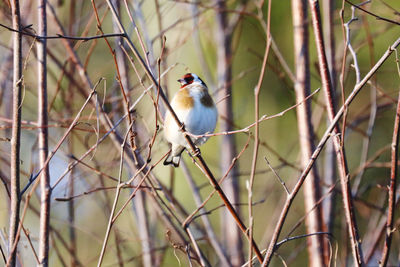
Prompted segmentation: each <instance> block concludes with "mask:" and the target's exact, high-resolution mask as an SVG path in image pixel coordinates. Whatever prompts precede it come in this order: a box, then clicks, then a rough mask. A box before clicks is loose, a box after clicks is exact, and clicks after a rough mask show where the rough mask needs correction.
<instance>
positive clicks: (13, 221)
mask: <svg viewBox="0 0 400 267" xmlns="http://www.w3.org/2000/svg"><path fill="white" fill-rule="evenodd" d="M11 13H12V23H13V27H14V28H16V29H20V28H21V18H20V9H19V0H13V1H11ZM13 50H14V51H13V61H14V66H13V125H12V138H11V170H10V172H11V186H10V191H11V201H10V228H9V248H10V249H9V250H10V256H11V259H10V261H9V265H10V266H12V267H14V266H15V265H16V255H17V249H15V250H11V248H12V247H13V246H14V245H15V246H17V244H18V238H17V237H16V236H17V232H18V231H17V230H18V223H19V220H20V216H19V212H20V205H21V198H20V145H21V112H22V109H21V90H22V83H23V77H22V36H21V34H19V33H15V34H14V35H13Z"/></svg>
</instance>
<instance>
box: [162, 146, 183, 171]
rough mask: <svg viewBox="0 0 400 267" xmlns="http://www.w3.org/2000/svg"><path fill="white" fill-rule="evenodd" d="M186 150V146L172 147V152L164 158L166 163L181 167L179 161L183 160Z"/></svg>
mask: <svg viewBox="0 0 400 267" xmlns="http://www.w3.org/2000/svg"><path fill="white" fill-rule="evenodd" d="M183 150H185V147H181V146H180V147H179V148H177V149H176V148H174V147H172V150H171V152H170V153H169V154H168V156H167V158H166V159H165V160H164V165H174V167H175V168H176V167H179V162H180V161H181V154H182V152H183Z"/></svg>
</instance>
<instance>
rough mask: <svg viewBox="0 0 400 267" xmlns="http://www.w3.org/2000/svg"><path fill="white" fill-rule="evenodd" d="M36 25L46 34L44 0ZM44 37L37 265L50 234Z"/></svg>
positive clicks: (45, 255)
mask: <svg viewBox="0 0 400 267" xmlns="http://www.w3.org/2000/svg"><path fill="white" fill-rule="evenodd" d="M38 20H39V21H38V25H39V29H38V30H39V34H41V35H46V34H47V17H46V0H40V1H39V2H38ZM46 47H47V42H46V39H42V40H38V42H37V58H38V113H39V114H38V117H39V118H38V126H39V128H38V135H39V137H38V138H39V141H38V148H39V160H40V168H41V170H42V172H41V177H40V193H41V203H40V231H39V262H40V263H39V266H41V267H47V266H48V265H49V236H50V233H49V231H50V229H49V225H50V197H51V187H50V170H49V166H48V164H46V161H47V157H48V151H49V145H48V138H49V136H48V128H47V127H43V126H45V125H47V124H48V115H47V59H46V57H47V56H46V50H47V49H46Z"/></svg>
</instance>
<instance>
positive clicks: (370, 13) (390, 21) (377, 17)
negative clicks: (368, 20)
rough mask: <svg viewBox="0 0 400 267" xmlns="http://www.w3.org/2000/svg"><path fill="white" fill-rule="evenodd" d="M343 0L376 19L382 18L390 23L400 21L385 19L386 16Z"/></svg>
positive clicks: (397, 23)
mask: <svg viewBox="0 0 400 267" xmlns="http://www.w3.org/2000/svg"><path fill="white" fill-rule="evenodd" d="M345 1H346V3H348V4H350V5H352V6H353V7H355V8H357V9H359V10H361V11H363V12H365V13H367V14H368V15H371V16H373V17H375V18H376V19H378V20H383V21H386V22H389V23H392V24H396V25H400V22H397V21H394V20H391V19H387V18H384V17H381V16H378V15H375V14H374V13H372V12H369V11H368V10H365V9H363V8H361V7H359V6H358V5H355V4H353V3H352V2H350V1H349V0H345Z"/></svg>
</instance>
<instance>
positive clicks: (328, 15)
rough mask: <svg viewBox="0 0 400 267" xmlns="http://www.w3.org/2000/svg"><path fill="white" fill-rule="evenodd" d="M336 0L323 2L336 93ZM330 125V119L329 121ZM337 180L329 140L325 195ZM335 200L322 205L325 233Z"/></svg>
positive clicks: (332, 195) (330, 226) (331, 198)
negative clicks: (334, 15) (334, 21)
mask: <svg viewBox="0 0 400 267" xmlns="http://www.w3.org/2000/svg"><path fill="white" fill-rule="evenodd" d="M334 2H335V1H334V0H323V6H322V7H323V20H324V25H323V26H324V33H325V36H324V37H325V39H326V46H325V47H326V48H325V50H326V54H327V60H328V67H329V70H330V74H331V81H332V88H333V90H334V91H336V61H335V54H336V53H335V34H334V33H335V32H334V29H333V28H334V27H333V25H334V24H333V13H334ZM326 123H327V124H329V119H327V122H326ZM335 180H336V165H335V149H334V146H333V142H332V140H331V139H330V140H328V142H327V144H326V148H325V160H324V174H323V181H324V184H325V185H326V186H325V187H324V190H323V193H322V194H323V195H325V194H326V193H328V190H329V187H331V186H332V185H333V184H334V183H335ZM335 200H336V191H335V190H333V191H331V193H330V194H329V196H327V197H326V198H325V200H324V201H323V203H322V209H323V211H324V212H323V216H324V218H323V220H324V225H325V227H326V229H324V232H332V230H333V223H334V221H335V213H334V212H335V206H336V205H335Z"/></svg>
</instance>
